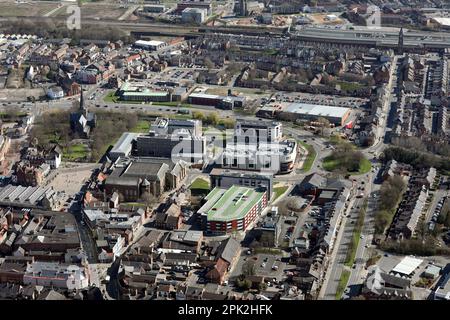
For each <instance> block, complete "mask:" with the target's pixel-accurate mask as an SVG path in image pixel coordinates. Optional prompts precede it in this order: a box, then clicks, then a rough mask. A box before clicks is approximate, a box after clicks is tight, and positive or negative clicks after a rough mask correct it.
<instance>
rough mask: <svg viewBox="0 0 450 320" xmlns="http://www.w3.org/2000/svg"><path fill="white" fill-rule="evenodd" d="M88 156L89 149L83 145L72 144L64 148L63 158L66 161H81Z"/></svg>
mask: <svg viewBox="0 0 450 320" xmlns="http://www.w3.org/2000/svg"><path fill="white" fill-rule="evenodd" d="M88 155H89V149H88V147H87V146H86V145H84V144H81V143H80V144H74V145H71V146H68V147H67V148H64V150H63V158H64V160H66V161H76V160H83V159H85V158H86V157H87V156H88Z"/></svg>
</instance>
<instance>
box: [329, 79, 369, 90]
mask: <svg viewBox="0 0 450 320" xmlns="http://www.w3.org/2000/svg"><path fill="white" fill-rule="evenodd" d="M336 84H338V85H340V86H341V90H344V91H355V90H358V89H360V88H363V87H364V85H362V84H360V83H357V82H348V81H336Z"/></svg>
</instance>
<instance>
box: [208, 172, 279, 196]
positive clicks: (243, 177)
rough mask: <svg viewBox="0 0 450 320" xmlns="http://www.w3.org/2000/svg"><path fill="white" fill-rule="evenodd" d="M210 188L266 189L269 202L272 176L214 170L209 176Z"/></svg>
mask: <svg viewBox="0 0 450 320" xmlns="http://www.w3.org/2000/svg"><path fill="white" fill-rule="evenodd" d="M209 178H210V181H211V188H215V187H218V188H231V187H232V186H233V185H238V186H244V187H251V188H260V187H263V188H266V189H267V198H268V200H270V198H271V197H272V191H273V175H272V174H269V173H265V174H264V173H259V172H253V171H239V170H228V169H218V168H215V169H213V170H212V171H211V173H210V174H209Z"/></svg>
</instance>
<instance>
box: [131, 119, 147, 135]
mask: <svg viewBox="0 0 450 320" xmlns="http://www.w3.org/2000/svg"><path fill="white" fill-rule="evenodd" d="M148 130H150V121H147V120H138V122H137V124H136V126H135V127H134V128H133V129H132V130H131V132H137V133H146V132H148Z"/></svg>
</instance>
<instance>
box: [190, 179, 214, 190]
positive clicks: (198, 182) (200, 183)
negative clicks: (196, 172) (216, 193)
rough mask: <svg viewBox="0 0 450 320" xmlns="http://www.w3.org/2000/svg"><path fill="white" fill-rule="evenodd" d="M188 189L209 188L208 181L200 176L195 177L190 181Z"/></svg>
mask: <svg viewBox="0 0 450 320" xmlns="http://www.w3.org/2000/svg"><path fill="white" fill-rule="evenodd" d="M189 188H190V189H197V190H200V189H201V190H209V182H208V181H206V180H205V179H202V178H197V179H195V180H194V182H192V183H191V186H190V187H189Z"/></svg>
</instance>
